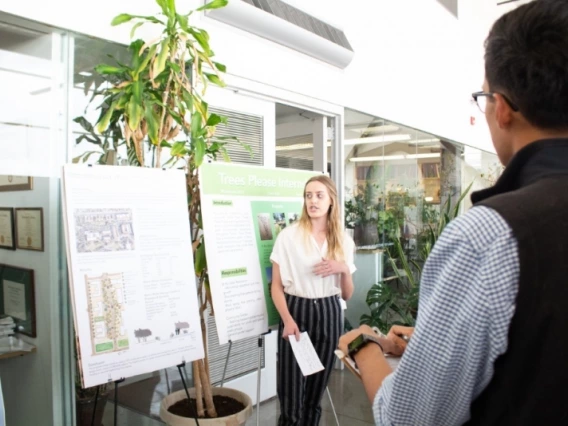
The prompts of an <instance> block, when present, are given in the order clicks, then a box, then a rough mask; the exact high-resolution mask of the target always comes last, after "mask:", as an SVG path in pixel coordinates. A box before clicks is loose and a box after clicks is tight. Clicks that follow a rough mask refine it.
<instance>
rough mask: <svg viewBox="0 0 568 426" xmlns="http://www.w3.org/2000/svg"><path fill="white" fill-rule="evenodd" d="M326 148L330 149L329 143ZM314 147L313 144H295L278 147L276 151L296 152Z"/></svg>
mask: <svg viewBox="0 0 568 426" xmlns="http://www.w3.org/2000/svg"><path fill="white" fill-rule="evenodd" d="M326 145H327V147H328V148H330V147H331V142H328V143H327V144H326ZM313 147H314V144H312V143H295V144H292V145H280V146H278V145H277V146H276V151H297V150H300V149H312V148H313Z"/></svg>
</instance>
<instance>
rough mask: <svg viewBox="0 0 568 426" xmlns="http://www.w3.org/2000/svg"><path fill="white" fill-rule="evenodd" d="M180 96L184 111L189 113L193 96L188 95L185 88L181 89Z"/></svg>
mask: <svg viewBox="0 0 568 426" xmlns="http://www.w3.org/2000/svg"><path fill="white" fill-rule="evenodd" d="M181 96H182V98H183V101H184V103H185V107H186V109H187V110H189V111H191V110H192V109H193V96H191V93H189V92H188V91H187V90H186V89H185V88H182V93H181Z"/></svg>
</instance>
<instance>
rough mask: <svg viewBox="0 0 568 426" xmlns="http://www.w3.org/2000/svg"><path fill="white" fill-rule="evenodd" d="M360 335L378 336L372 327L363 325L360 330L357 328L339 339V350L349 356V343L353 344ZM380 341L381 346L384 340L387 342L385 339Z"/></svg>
mask: <svg viewBox="0 0 568 426" xmlns="http://www.w3.org/2000/svg"><path fill="white" fill-rule="evenodd" d="M360 334H368V335H370V336H377V334H376V333H375V332H374V331H373V329H372V328H371V327H369V326H368V325H365V324H363V325H361V326H360V327H359V328H355V329H353V330H351V331H350V332H348V333H346V334H344V335H343V336H341V337H340V338H339V349H341V351H342V352H343V353H344V354H345V355H347V354H348V353H349V343H351V342H352V341H353V340H355V339H356V338H357V337H358V336H359V335H360ZM377 337H378V336H377ZM379 340H380V341H381V345H382V343H383V340H385V339H381V338H379Z"/></svg>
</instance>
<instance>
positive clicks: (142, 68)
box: [133, 44, 158, 80]
mask: <svg viewBox="0 0 568 426" xmlns="http://www.w3.org/2000/svg"><path fill="white" fill-rule="evenodd" d="M157 48H158V46H157V45H156V44H155V45H153V46H152V47H150V50H149V51H148V54H147V55H146V56H145V57H144V60H143V61H142V62H140V64H139V65H138V67H137V68H136V70H135V71H134V76H133V77H134V79H135V80H137V79H138V75H140V73H141V72H143V71H145V70H146V67H147V66H148V64H149V63H150V61H151V60H152V58H153V57H154V55H155V54H156V49H157Z"/></svg>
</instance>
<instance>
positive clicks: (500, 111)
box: [493, 93, 514, 129]
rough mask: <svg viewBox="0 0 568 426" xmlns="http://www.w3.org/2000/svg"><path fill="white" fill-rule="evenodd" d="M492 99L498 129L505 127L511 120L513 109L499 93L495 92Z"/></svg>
mask: <svg viewBox="0 0 568 426" xmlns="http://www.w3.org/2000/svg"><path fill="white" fill-rule="evenodd" d="M493 99H494V100H495V120H496V121H497V124H498V125H499V128H500V129H507V128H508V127H509V126H510V125H511V123H512V121H513V114H514V111H513V109H512V108H511V106H510V105H509V103H508V102H507V101H506V100H505V98H503V96H502V95H500V94H499V93H495V94H494V95H493Z"/></svg>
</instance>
